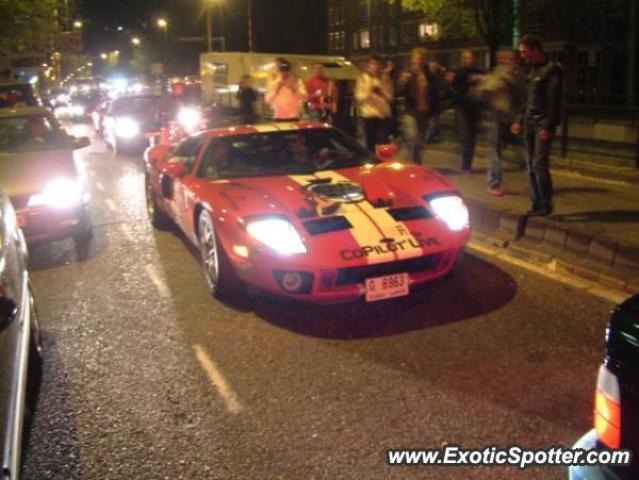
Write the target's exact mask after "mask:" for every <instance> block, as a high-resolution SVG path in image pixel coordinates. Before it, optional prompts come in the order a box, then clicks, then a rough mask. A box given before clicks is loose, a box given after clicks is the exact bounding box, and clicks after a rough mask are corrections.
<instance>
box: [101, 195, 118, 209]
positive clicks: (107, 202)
mask: <svg viewBox="0 0 639 480" xmlns="http://www.w3.org/2000/svg"><path fill="white" fill-rule="evenodd" d="M104 203H106V204H107V207H109V210H111V211H112V212H117V211H118V209H117V208H116V207H115V203H114V202H113V200H111V199H110V198H107V199H106V200H105V201H104Z"/></svg>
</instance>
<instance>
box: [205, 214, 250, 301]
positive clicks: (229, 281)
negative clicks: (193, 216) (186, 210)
mask: <svg viewBox="0 0 639 480" xmlns="http://www.w3.org/2000/svg"><path fill="white" fill-rule="evenodd" d="M198 237H199V238H198V240H199V244H200V256H201V258H202V268H203V269H204V278H206V282H207V284H208V286H209V291H210V292H211V295H213V296H214V297H216V298H218V299H221V298H226V297H229V296H232V295H237V294H238V293H240V289H241V285H242V283H241V282H240V280H239V279H238V278H237V275H236V274H235V271H234V270H233V266H232V265H231V262H230V260H229V258H228V256H227V255H226V252H225V251H224V248H223V247H222V245H221V244H220V242H219V239H218V236H217V234H216V233H215V229H214V227H213V221H212V220H211V216H210V215H209V213H208V212H207V211H205V210H204V211H202V212H201V213H200V217H199V219H198Z"/></svg>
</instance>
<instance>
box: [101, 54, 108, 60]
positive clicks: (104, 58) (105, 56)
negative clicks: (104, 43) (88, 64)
mask: <svg viewBox="0 0 639 480" xmlns="http://www.w3.org/2000/svg"><path fill="white" fill-rule="evenodd" d="M100 58H101V59H102V60H106V59H107V58H109V56H108V55H107V54H106V53H101V54H100Z"/></svg>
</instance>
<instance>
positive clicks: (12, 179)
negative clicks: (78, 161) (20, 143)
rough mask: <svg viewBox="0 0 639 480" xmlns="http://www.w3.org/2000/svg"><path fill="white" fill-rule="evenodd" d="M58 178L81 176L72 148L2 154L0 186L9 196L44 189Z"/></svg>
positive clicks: (0, 155) (0, 158)
mask: <svg viewBox="0 0 639 480" xmlns="http://www.w3.org/2000/svg"><path fill="white" fill-rule="evenodd" d="M57 177H71V178H75V177H77V170H76V167H75V163H74V160H73V152H72V151H70V150H40V151H32V152H2V153H0V186H1V187H2V188H3V189H4V191H5V192H6V193H7V195H9V197H14V196H17V195H26V194H29V195H30V194H32V193H37V192H40V191H42V190H43V189H44V187H45V185H46V184H47V182H49V181H50V180H52V179H54V178H57Z"/></svg>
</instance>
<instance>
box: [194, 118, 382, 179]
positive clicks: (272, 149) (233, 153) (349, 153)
mask: <svg viewBox="0 0 639 480" xmlns="http://www.w3.org/2000/svg"><path fill="white" fill-rule="evenodd" d="M378 162H379V160H378V159H377V158H376V157H375V156H374V155H372V154H371V153H370V152H369V151H368V150H366V149H365V148H363V147H362V146H360V145H359V144H358V143H357V142H356V141H355V140H353V139H352V138H350V137H349V136H347V135H346V134H344V133H342V132H340V131H339V130H335V129H332V128H314V129H303V130H294V131H280V132H269V133H255V134H246V135H235V136H230V137H222V138H220V139H217V140H215V141H213V142H212V143H211V144H210V145H209V147H208V148H207V151H206V152H205V154H204V158H203V160H202V163H201V166H200V169H199V172H198V174H199V176H200V177H203V178H207V179H225V178H237V177H263V176H273V175H304V174H312V173H314V172H318V171H323V170H335V169H340V168H348V167H356V166H361V165H364V164H371V163H378Z"/></svg>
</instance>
